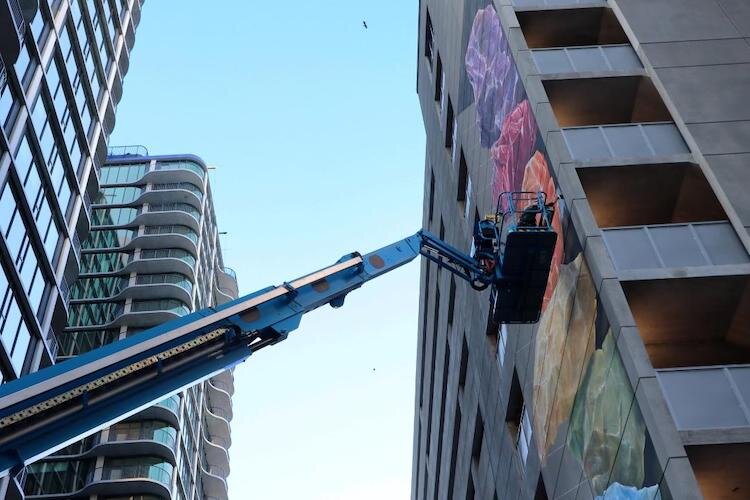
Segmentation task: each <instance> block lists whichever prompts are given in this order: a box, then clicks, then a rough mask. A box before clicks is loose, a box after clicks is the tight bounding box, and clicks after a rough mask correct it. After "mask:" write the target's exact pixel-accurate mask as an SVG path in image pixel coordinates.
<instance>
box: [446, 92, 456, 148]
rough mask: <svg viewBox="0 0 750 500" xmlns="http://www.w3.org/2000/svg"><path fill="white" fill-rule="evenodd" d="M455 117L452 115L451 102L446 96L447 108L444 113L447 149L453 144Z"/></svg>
mask: <svg viewBox="0 0 750 500" xmlns="http://www.w3.org/2000/svg"><path fill="white" fill-rule="evenodd" d="M455 129H456V117H455V116H454V115H453V103H452V102H451V98H450V97H449V98H448V110H447V112H446V114H445V147H446V148H448V149H451V148H453V146H454V142H453V141H454V140H455V137H454V134H455V133H456V130H455Z"/></svg>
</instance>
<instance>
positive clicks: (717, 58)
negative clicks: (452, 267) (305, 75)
mask: <svg viewBox="0 0 750 500" xmlns="http://www.w3.org/2000/svg"><path fill="white" fill-rule="evenodd" d="M420 4H421V5H420V12H419V52H418V75H417V89H418V94H419V98H420V103H421V107H422V113H423V118H424V123H425V129H426V131H427V151H426V168H425V190H424V192H425V201H424V219H423V223H424V226H425V227H427V228H429V229H430V230H432V231H433V232H435V233H437V234H439V235H440V236H441V237H444V238H445V239H446V240H447V241H448V242H449V243H452V244H453V245H455V246H457V247H459V248H463V249H465V250H467V251H468V250H469V247H470V245H471V235H472V230H473V225H474V223H475V221H477V220H478V219H480V218H482V217H483V216H485V215H486V214H488V213H495V210H496V207H497V202H498V197H499V195H500V194H501V193H502V192H508V191H531V192H539V191H541V192H543V193H545V195H546V198H547V201H548V202H554V207H555V215H554V218H553V220H552V226H553V227H554V229H555V230H556V231H557V232H558V235H559V237H558V242H557V247H556V248H555V253H554V257H553V265H552V271H551V273H550V276H549V281H548V283H547V290H546V295H545V300H544V308H543V311H542V316H541V320H540V321H539V323H538V324H535V325H507V326H502V327H498V325H496V324H493V322H492V321H491V320H490V318H491V313H492V309H493V307H494V306H495V304H491V303H490V300H489V292H485V293H477V292H475V291H473V290H472V289H471V288H470V287H469V286H468V284H467V283H464V282H462V281H461V280H456V279H455V278H454V277H453V276H451V274H450V273H447V272H441V271H440V269H438V268H437V267H436V266H435V265H434V264H430V263H428V262H423V263H422V275H421V286H420V290H421V291H420V331H419V347H418V360H417V388H416V401H415V406H416V410H415V421H414V456H413V478H412V479H413V481H412V486H413V489H412V498H413V499H415V500H423V499H455V498H461V499H464V498H466V499H474V498H478V499H483V500H484V499H493V498H495V499H507V500H513V499H532V498H533V499H547V498H549V499H571V500H572V499H586V498H588V499H591V498H597V499H602V498H606V499H610V498H612V499H614V498H617V499H621V498H628V499H636V498H637V499H680V500H682V499H693V498H707V499H718V498H722V499H725V498H727V499H728V498H738V499H739V498H748V495H750V476H749V475H748V474H747V464H748V463H749V462H750V412H748V408H750V259H749V258H748V249H749V248H750V235H749V234H748V228H750V196H748V194H747V193H748V190H750V168H748V165H749V164H750V104H748V99H747V91H748V88H750V45H748V40H750V38H748V37H750V9H748V8H747V3H746V2H744V1H735V0H716V1H712V2H705V1H699V0H585V1H580V0H554V1H553V0H502V1H494V2H492V1H488V0H453V1H450V2H447V1H438V0H423V1H422V2H421V3H420ZM520 208H523V207H520Z"/></svg>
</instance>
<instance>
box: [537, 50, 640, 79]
mask: <svg viewBox="0 0 750 500" xmlns="http://www.w3.org/2000/svg"><path fill="white" fill-rule="evenodd" d="M531 55H532V57H533V59H534V63H535V64H536V67H537V69H538V70H539V72H540V73H548V74H549V73H583V72H603V71H634V70H639V69H642V68H643V66H642V65H641V61H640V59H638V55H637V54H636V53H635V51H634V50H633V48H632V47H631V46H630V45H627V44H625V45H595V46H582V47H560V48H549V49H546V48H545V49H534V50H532V51H531Z"/></svg>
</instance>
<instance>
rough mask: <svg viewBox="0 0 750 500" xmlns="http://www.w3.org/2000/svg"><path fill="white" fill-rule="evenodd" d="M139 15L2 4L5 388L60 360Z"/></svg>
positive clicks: (5, 483) (80, 3) (109, 5)
mask: <svg viewBox="0 0 750 500" xmlns="http://www.w3.org/2000/svg"><path fill="white" fill-rule="evenodd" d="M141 4H142V0H121V1H114V0H85V1H84V0H41V1H37V0H1V1H0V131H1V132H0V233H2V237H1V238H0V318H2V320H1V321H0V340H1V342H0V383H2V382H3V381H5V380H12V379H14V378H16V377H18V376H20V375H22V374H24V373H28V372H31V371H35V370H37V369H39V368H40V367H44V366H47V365H49V364H51V363H53V362H54V359H55V357H56V354H57V342H56V337H55V333H56V332H59V331H61V330H62V329H63V327H64V326H65V324H66V321H67V316H68V310H69V307H70V305H69V284H70V283H72V282H73V281H74V280H75V278H76V276H77V275H78V269H79V266H80V264H81V263H80V259H81V253H80V241H81V240H82V239H85V238H86V235H87V234H88V230H89V227H90V224H91V216H92V214H91V206H90V200H91V199H92V198H93V197H94V196H95V195H96V194H97V193H98V192H99V180H98V173H97V170H98V168H99V167H100V166H101V165H102V163H103V161H104V160H105V158H106V154H107V137H108V135H109V133H110V132H111V131H112V128H113V126H114V120H115V109H116V107H117V103H118V102H119V101H120V98H121V96H122V82H123V77H124V75H125V73H127V70H128V61H129V57H130V51H131V50H132V48H133V44H134V42H135V30H136V27H137V26H138V23H139V20H140V12H141ZM9 481H10V484H9ZM6 490H8V491H10V492H11V493H13V492H14V491H15V492H16V493H17V490H18V485H17V484H16V483H15V482H14V481H12V480H11V479H9V478H7V477H6V478H0V494H3V492H5V491H6Z"/></svg>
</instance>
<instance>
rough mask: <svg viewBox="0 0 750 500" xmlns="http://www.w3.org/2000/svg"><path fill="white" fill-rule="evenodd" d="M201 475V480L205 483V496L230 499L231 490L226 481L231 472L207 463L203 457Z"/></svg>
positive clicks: (223, 499)
mask: <svg viewBox="0 0 750 500" xmlns="http://www.w3.org/2000/svg"><path fill="white" fill-rule="evenodd" d="M200 474H201V480H202V481H203V494H204V495H205V496H207V497H214V498H217V499H222V500H227V499H228V498H229V490H228V488H227V481H226V477H227V476H228V475H229V471H227V470H224V469H222V468H221V467H218V466H215V465H213V466H212V465H210V464H208V463H206V459H205V457H203V456H201V459H200Z"/></svg>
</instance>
